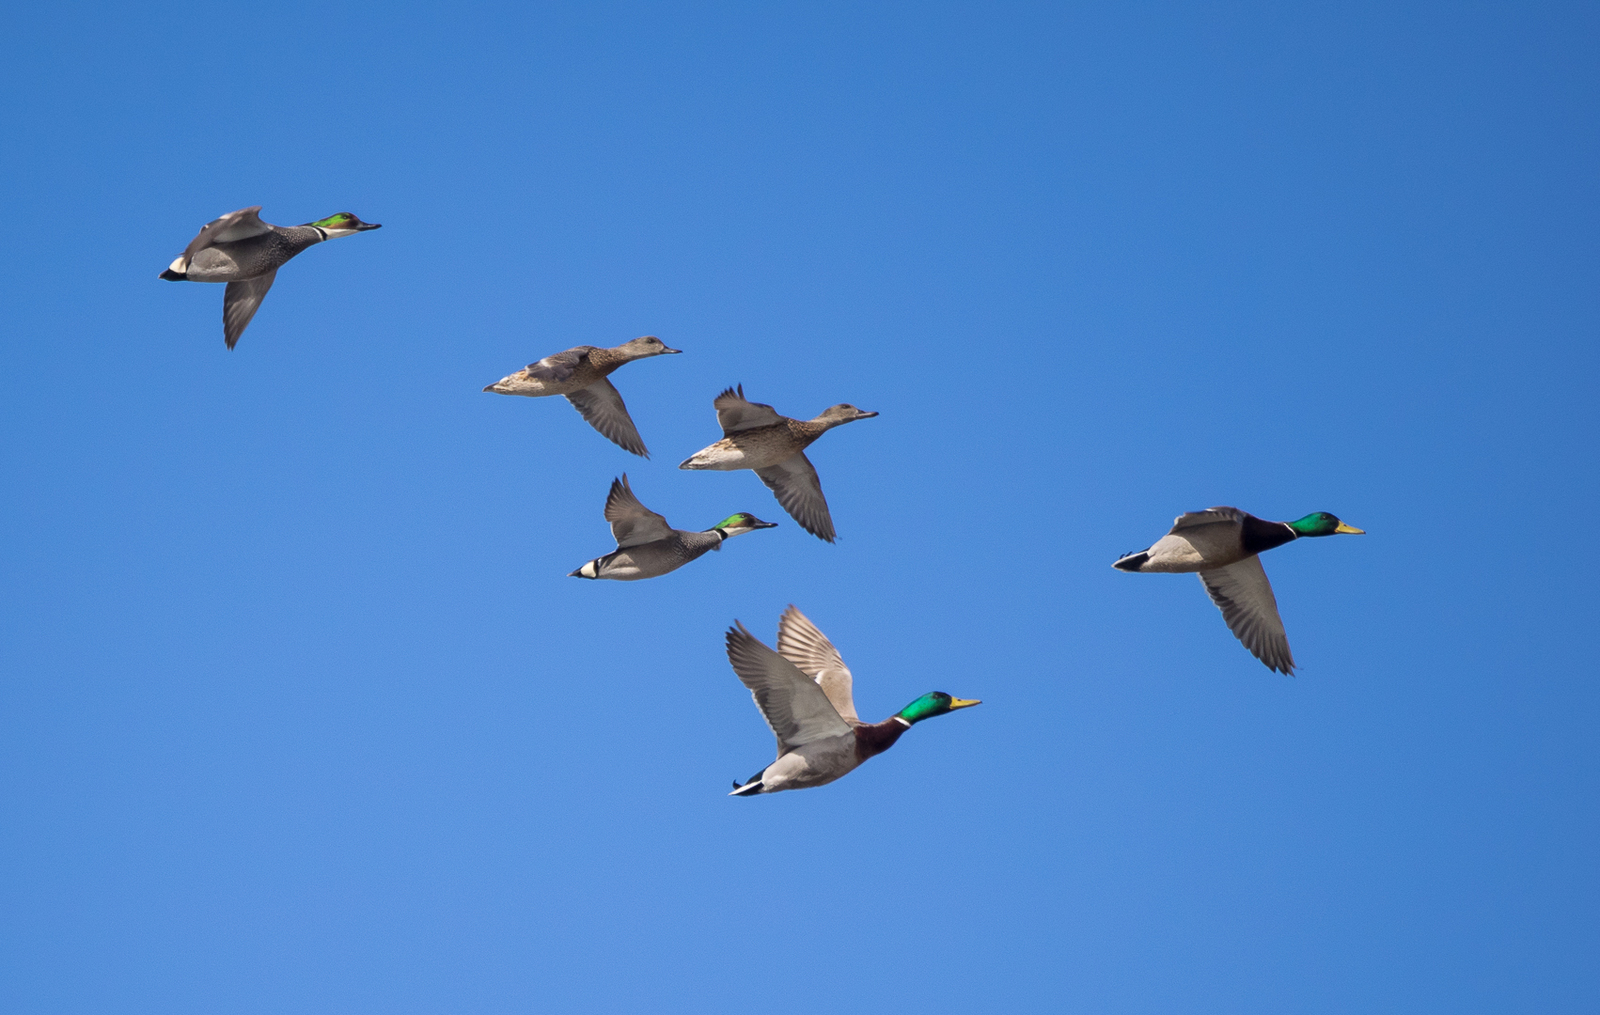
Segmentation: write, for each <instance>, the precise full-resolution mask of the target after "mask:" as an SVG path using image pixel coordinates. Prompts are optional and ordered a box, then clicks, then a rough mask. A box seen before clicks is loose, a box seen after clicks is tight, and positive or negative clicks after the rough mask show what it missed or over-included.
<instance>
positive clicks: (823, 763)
mask: <svg viewBox="0 0 1600 1015" xmlns="http://www.w3.org/2000/svg"><path fill="white" fill-rule="evenodd" d="M910 728H911V726H910V724H909V723H905V722H903V721H902V720H899V719H894V718H889V719H885V720H884V721H883V722H880V723H872V724H867V723H859V724H857V725H856V727H855V728H854V729H853V730H851V731H850V732H849V733H841V734H839V735H838V736H834V737H828V738H826V739H823V740H816V741H813V742H811V743H808V744H801V745H800V746H799V747H797V748H795V749H794V750H792V751H789V752H787V753H785V754H783V755H781V756H780V757H779V758H778V760H777V761H774V762H773V763H772V764H770V765H768V766H767V767H766V768H764V769H762V770H761V771H760V772H757V773H756V774H755V775H753V776H751V777H750V778H749V779H748V780H746V781H745V783H744V784H743V785H736V786H735V790H734V792H732V793H729V794H728V795H729V796H754V795H755V794H757V793H781V792H783V791H784V790H786V789H810V788H811V787H813V786H826V785H827V784H828V783H830V782H833V781H834V780H836V779H842V778H844V777H845V776H847V775H849V774H850V773H851V772H854V771H855V770H856V769H857V768H860V767H861V765H862V764H863V763H864V762H866V760H867V759H868V758H872V757H875V756H877V755H879V754H882V753H883V752H884V751H887V750H888V749H889V748H891V747H893V746H894V743H895V741H896V740H899V739H900V735H901V734H902V733H904V732H905V731H906V730H908V729H910ZM752 787H754V788H752Z"/></svg>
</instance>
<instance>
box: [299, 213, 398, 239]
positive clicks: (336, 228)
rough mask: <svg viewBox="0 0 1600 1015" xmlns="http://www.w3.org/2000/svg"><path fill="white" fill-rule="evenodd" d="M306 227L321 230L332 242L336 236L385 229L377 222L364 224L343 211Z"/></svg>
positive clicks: (308, 223)
mask: <svg viewBox="0 0 1600 1015" xmlns="http://www.w3.org/2000/svg"><path fill="white" fill-rule="evenodd" d="M306 225H308V226H311V227H313V228H315V229H321V230H322V231H323V232H325V233H327V234H328V239H330V240H331V239H333V238H334V237H336V236H349V235H351V234H352V233H364V232H366V231H367V230H368V229H382V228H383V227H382V226H381V225H379V224H378V223H376V222H363V221H361V220H360V219H358V218H356V217H355V216H354V215H352V214H350V213H349V212H347V211H342V212H340V213H339V214H337V215H329V216H328V217H327V218H325V219H318V220H317V221H315V222H307V223H306Z"/></svg>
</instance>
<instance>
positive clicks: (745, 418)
mask: <svg viewBox="0 0 1600 1015" xmlns="http://www.w3.org/2000/svg"><path fill="white" fill-rule="evenodd" d="M711 405H712V407H713V408H715V409H716V410H717V422H718V423H720V424H721V425H722V434H723V436H724V437H726V436H727V435H728V434H731V433H738V432H739V431H740V430H754V429H755V428H756V427H761V426H772V425H773V424H775V423H782V422H783V417H782V416H780V415H778V410H777V409H774V408H773V407H772V406H770V405H764V404H762V403H761V402H747V401H745V397H744V385H743V384H741V385H739V388H738V390H734V389H733V388H726V389H724V390H723V392H722V394H720V395H718V396H717V397H716V398H715V399H714V400H712V402H711Z"/></svg>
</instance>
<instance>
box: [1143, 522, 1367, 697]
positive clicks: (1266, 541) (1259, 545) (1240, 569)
mask: <svg viewBox="0 0 1600 1015" xmlns="http://www.w3.org/2000/svg"><path fill="white" fill-rule="evenodd" d="M1364 534H1365V533H1364V532H1362V530H1361V529H1358V528H1356V527H1355V526H1353V525H1346V524H1345V523H1344V522H1342V521H1340V520H1339V519H1337V518H1335V517H1334V516H1333V515H1330V514H1328V513H1327V512H1326V511H1318V512H1316V513H1315V514H1309V515H1306V516H1305V517H1304V518H1301V519H1298V520H1296V521H1292V522H1269V521H1265V520H1264V519H1261V518H1257V517H1256V516H1255V515H1253V514H1250V513H1249V512H1246V511H1240V510H1239V509H1238V508H1232V507H1214V508H1207V509H1206V510H1204V511H1191V512H1189V513H1188V514H1183V515H1179V516H1178V518H1177V520H1176V521H1174V522H1173V523H1172V531H1170V532H1168V533H1167V534H1166V535H1164V536H1162V537H1161V538H1160V539H1158V540H1157V541H1156V543H1155V545H1154V546H1152V547H1150V548H1149V549H1148V550H1141V551H1140V552H1138V553H1130V554H1127V555H1126V556H1124V557H1123V558H1122V559H1120V560H1118V561H1117V562H1116V563H1114V564H1113V565H1112V567H1115V568H1116V569H1117V570H1119V571H1138V572H1151V571H1160V572H1180V573H1181V572H1189V571H1194V572H1198V573H1199V575H1200V583H1201V584H1202V585H1204V586H1205V587H1206V592H1207V593H1208V594H1209V595H1210V596H1211V601H1212V602H1213V603H1216V604H1217V608H1218V609H1219V610H1221V611H1222V619H1223V620H1225V621H1227V624H1228V630H1230V631H1232V632H1233V636H1234V637H1235V638H1238V639H1239V641H1240V643H1241V644H1243V645H1244V647H1245V648H1247V649H1249V650H1250V653H1251V654H1252V655H1254V656H1255V657H1256V658H1257V659H1259V660H1261V661H1262V663H1264V664H1265V665H1266V667H1267V669H1269V670H1274V671H1276V672H1278V673H1288V674H1292V673H1294V665H1295V663H1294V656H1292V655H1290V654H1289V635H1288V634H1287V633H1286V632H1285V631H1284V629H1283V620H1282V618H1280V617H1279V616H1278V600H1277V598H1276V597H1275V596H1273V594H1272V585H1271V584H1270V583H1269V582H1268V581H1267V572H1266V571H1265V570H1263V569H1262V567H1261V558H1260V556H1258V555H1259V554H1261V553H1262V552H1264V551H1266V550H1270V549H1272V548H1273V547H1275V546H1282V545H1283V544H1284V543H1288V542H1291V541H1293V540H1296V539H1299V538H1301V537H1303V536H1333V535H1356V536H1359V535H1364Z"/></svg>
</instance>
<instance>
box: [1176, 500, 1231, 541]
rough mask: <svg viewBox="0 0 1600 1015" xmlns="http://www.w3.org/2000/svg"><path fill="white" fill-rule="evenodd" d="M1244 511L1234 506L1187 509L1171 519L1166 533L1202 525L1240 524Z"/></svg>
mask: <svg viewBox="0 0 1600 1015" xmlns="http://www.w3.org/2000/svg"><path fill="white" fill-rule="evenodd" d="M1244 519H1245V513H1244V512H1243V511H1240V510H1239V509H1238V508H1236V507H1213V508H1206V509H1205V510H1204V511H1188V512H1185V513H1184V514H1181V515H1179V516H1178V517H1177V518H1175V519H1173V521H1172V528H1171V529H1170V530H1168V532H1167V535H1169V536H1170V535H1171V534H1172V533H1174V532H1180V531H1182V530H1184V529H1193V528H1198V527H1200V526H1202V525H1241V524H1243V523H1244Z"/></svg>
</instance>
